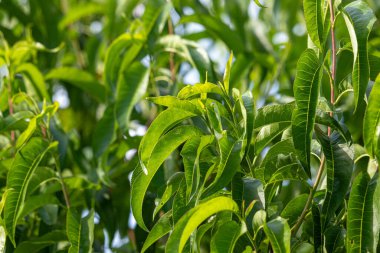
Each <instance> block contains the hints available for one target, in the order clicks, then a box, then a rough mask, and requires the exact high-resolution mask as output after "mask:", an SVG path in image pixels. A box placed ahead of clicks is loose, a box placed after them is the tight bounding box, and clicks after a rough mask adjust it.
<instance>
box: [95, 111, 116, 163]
mask: <svg viewBox="0 0 380 253" xmlns="http://www.w3.org/2000/svg"><path fill="white" fill-rule="evenodd" d="M115 124H116V121H115V112H114V106H113V105H111V106H109V107H107V109H106V110H105V111H104V113H103V116H102V118H101V119H100V120H99V121H98V122H97V124H96V127H95V131H94V137H95V138H93V139H92V147H93V149H94V153H95V156H97V157H99V156H100V155H101V154H103V152H104V151H106V150H107V148H108V147H109V145H110V144H111V143H112V141H113V140H114V138H115V135H116V134H115V130H116V126H115Z"/></svg>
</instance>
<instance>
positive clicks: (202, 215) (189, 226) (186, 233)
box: [166, 196, 239, 253]
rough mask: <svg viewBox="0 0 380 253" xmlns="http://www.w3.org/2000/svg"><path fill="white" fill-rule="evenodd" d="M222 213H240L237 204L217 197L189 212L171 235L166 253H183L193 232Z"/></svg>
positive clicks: (225, 198)
mask: <svg viewBox="0 0 380 253" xmlns="http://www.w3.org/2000/svg"><path fill="white" fill-rule="evenodd" d="M221 211H231V212H236V213H237V212H238V211H239V207H238V206H237V204H236V203H235V202H234V201H233V200H232V199H230V198H228V197H223V196H222V197H216V198H212V199H210V200H208V201H206V202H203V203H201V204H199V205H197V206H196V207H194V208H193V209H191V210H190V211H188V212H187V213H186V214H185V215H184V216H182V218H181V219H180V220H179V221H178V223H177V224H176V225H175V226H174V230H173V232H172V234H171V235H170V237H169V239H168V242H167V244H166V252H178V253H181V252H182V250H183V247H184V246H185V244H186V242H187V240H188V239H189V237H190V235H191V234H192V232H193V231H194V230H195V229H196V228H197V227H198V226H199V225H200V224H201V223H202V222H203V221H204V220H206V219H207V218H208V217H210V216H211V215H214V214H216V213H218V212H221Z"/></svg>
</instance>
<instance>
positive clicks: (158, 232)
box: [141, 212, 172, 253]
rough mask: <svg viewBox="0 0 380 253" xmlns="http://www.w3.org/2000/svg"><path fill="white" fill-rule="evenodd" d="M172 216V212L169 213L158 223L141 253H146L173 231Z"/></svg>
mask: <svg viewBox="0 0 380 253" xmlns="http://www.w3.org/2000/svg"><path fill="white" fill-rule="evenodd" d="M171 215H172V212H167V213H165V214H164V215H163V216H161V217H160V219H159V220H158V221H157V222H156V224H155V225H154V227H153V228H152V230H151V231H150V232H149V234H148V237H147V238H146V240H145V242H144V245H143V247H142V249H141V253H144V252H145V251H146V250H147V249H148V248H149V247H150V246H151V245H153V243H155V242H156V241H157V240H158V239H160V238H162V237H163V236H165V235H166V234H167V233H169V232H170V230H171V229H172V220H171Z"/></svg>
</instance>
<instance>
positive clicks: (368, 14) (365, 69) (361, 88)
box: [343, 0, 376, 111]
mask: <svg viewBox="0 0 380 253" xmlns="http://www.w3.org/2000/svg"><path fill="white" fill-rule="evenodd" d="M343 14H344V15H343V17H344V20H345V22H346V26H347V28H348V32H349V33H350V38H351V44H352V49H353V52H354V66H353V72H352V82H353V86H354V96H355V111H356V109H357V108H358V106H359V105H360V104H362V103H363V102H364V96H365V92H366V89H367V85H368V81H369V63H368V45H367V41H368V36H369V34H370V32H371V30H372V26H373V24H374V23H375V21H376V17H375V15H374V13H373V11H372V9H371V8H370V7H369V6H368V4H367V3H366V2H364V1H361V0H360V1H354V2H351V3H349V4H347V5H346V6H345V7H344V12H343Z"/></svg>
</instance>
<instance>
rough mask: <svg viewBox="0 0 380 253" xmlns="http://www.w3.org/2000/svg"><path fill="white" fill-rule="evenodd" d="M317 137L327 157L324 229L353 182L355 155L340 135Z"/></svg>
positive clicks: (322, 216)
mask: <svg viewBox="0 0 380 253" xmlns="http://www.w3.org/2000/svg"><path fill="white" fill-rule="evenodd" d="M317 137H318V139H319V141H320V143H321V146H322V150H323V153H324V154H325V157H326V164H325V165H326V174H327V189H326V195H325V200H324V202H323V206H322V213H321V219H322V226H323V229H324V228H326V226H327V223H328V222H329V220H330V218H331V217H332V215H333V214H334V213H335V211H336V210H337V208H338V207H339V205H341V204H342V202H343V201H344V197H345V195H346V192H347V190H348V188H349V185H350V182H351V175H352V172H353V167H354V160H353V158H354V154H353V151H352V150H351V149H350V147H348V146H347V144H345V143H342V139H341V138H340V136H339V135H338V134H332V135H331V136H330V137H328V136H326V135H324V134H323V133H321V132H319V131H317Z"/></svg>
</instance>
